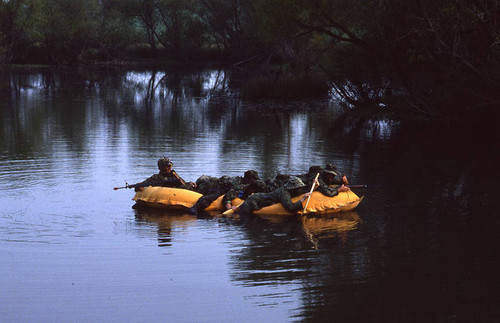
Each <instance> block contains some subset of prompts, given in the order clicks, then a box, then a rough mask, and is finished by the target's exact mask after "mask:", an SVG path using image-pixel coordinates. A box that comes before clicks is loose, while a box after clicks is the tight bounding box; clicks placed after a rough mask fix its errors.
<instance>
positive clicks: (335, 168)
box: [326, 163, 338, 175]
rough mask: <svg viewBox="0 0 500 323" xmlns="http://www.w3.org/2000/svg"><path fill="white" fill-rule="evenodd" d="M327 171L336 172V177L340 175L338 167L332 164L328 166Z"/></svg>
mask: <svg viewBox="0 0 500 323" xmlns="http://www.w3.org/2000/svg"><path fill="white" fill-rule="evenodd" d="M326 169H327V170H329V171H332V172H334V173H335V175H338V173H337V166H335V165H334V164H332V163H328V164H326Z"/></svg>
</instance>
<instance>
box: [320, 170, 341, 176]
mask: <svg viewBox="0 0 500 323" xmlns="http://www.w3.org/2000/svg"><path fill="white" fill-rule="evenodd" d="M323 174H325V175H332V176H337V175H338V174H337V173H336V172H334V171H333V170H330V169H325V170H324V171H323Z"/></svg>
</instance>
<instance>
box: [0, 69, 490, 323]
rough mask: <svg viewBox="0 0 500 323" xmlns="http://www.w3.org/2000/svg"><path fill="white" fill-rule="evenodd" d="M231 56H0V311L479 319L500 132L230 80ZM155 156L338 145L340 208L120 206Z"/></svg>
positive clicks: (236, 163)
mask: <svg viewBox="0 0 500 323" xmlns="http://www.w3.org/2000/svg"><path fill="white" fill-rule="evenodd" d="M239 86H240V85H239V78H238V76H237V75H233V74H232V73H231V72H230V71H223V70H215V69H213V70H211V69H207V70H197V71H164V70H158V71H153V70H141V69H127V70H104V69H103V70H96V71H83V70H72V71H51V70H38V71H33V70H19V71H12V70H10V71H2V72H0V98H1V100H0V135H1V138H0V187H1V190H0V206H1V207H0V317H1V318H2V319H1V321H2V322H65V321H72V322H108V321H111V322H113V321H116V322H124V321H132V322H140V321H151V322H165V321H167V322H288V321H314V322H317V321H318V322H319V321H328V322H493V321H498V319H499V318H500V296H499V293H498V289H499V287H500V260H499V249H498V248H499V246H500V244H499V242H500V239H499V236H500V232H499V231H500V230H499V226H500V225H499V212H498V207H497V205H496V204H495V205H494V200H495V198H497V197H498V193H499V192H500V190H499V189H498V187H499V185H500V181H499V176H498V172H499V170H498V165H499V163H498V162H499V158H498V157H497V156H498V155H497V153H498V142H497V141H496V140H497V139H498V138H497V137H495V135H493V134H491V135H488V134H486V136H475V134H474V133H471V131H469V129H459V131H451V130H450V129H447V128H446V127H442V126H441V127H425V126H418V125H410V124H408V123H403V122H394V121H388V120H377V121H375V120H369V119H366V118H365V119H351V118H346V119H342V118H341V119H338V118H339V117H340V116H341V112H342V109H343V108H342V107H341V105H339V103H338V100H337V99H336V98H335V96H333V95H332V96H331V97H325V98H318V99H309V100H301V101H290V102H275V101H256V102H242V101H241V100H239V99H238V88H239ZM162 156H169V157H171V159H172V160H173V162H174V168H175V169H176V171H177V172H178V173H179V174H180V175H181V176H182V177H183V178H184V179H186V180H190V181H194V180H196V179H197V178H198V177H199V176H201V175H204V174H205V175H211V176H217V177H219V176H222V175H230V176H236V175H242V174H243V172H244V171H246V170H249V169H253V170H256V171H258V172H259V174H260V175H261V177H272V176H275V175H276V174H277V173H292V174H299V173H304V172H307V170H308V168H309V166H311V165H325V164H326V163H334V164H335V165H337V167H338V168H339V169H340V170H341V171H342V172H345V173H346V174H347V176H348V178H349V180H350V182H351V183H352V184H367V185H369V187H368V188H367V189H358V190H354V191H355V192H356V193H357V194H358V195H360V196H365V199H364V200H363V202H362V203H361V204H360V206H359V207H358V208H357V209H356V210H355V211H354V212H348V213H345V214H340V215H337V216H335V217H323V218H318V217H309V218H303V219H300V218H298V217H290V218H277V219H261V218H254V219H250V220H249V221H241V220H235V219H227V218H197V217H196V216H193V215H190V214H187V213H178V212H177V213H173V212H167V211H151V210H149V211H148V210H140V211H138V210H134V209H132V206H133V201H132V197H133V195H134V193H133V191H132V190H125V189H123V190H118V191H113V189H112V188H113V187H114V186H124V185H125V182H129V183H135V182H139V181H142V180H143V179H145V178H146V177H149V176H150V175H152V174H154V173H156V172H157V168H156V161H157V159H158V158H159V157H162Z"/></svg>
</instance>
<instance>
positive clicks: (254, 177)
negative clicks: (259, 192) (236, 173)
mask: <svg viewBox="0 0 500 323" xmlns="http://www.w3.org/2000/svg"><path fill="white" fill-rule="evenodd" d="M243 178H245V179H247V180H250V179H252V180H258V179H259V173H258V172H256V171H254V170H247V171H246V172H245V173H244V175H243Z"/></svg>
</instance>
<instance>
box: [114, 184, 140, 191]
mask: <svg viewBox="0 0 500 323" xmlns="http://www.w3.org/2000/svg"><path fill="white" fill-rule="evenodd" d="M134 187H135V184H134V185H129V183H125V186H121V187H113V189H114V190H115V191H116V190H121V189H123V188H134Z"/></svg>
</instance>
